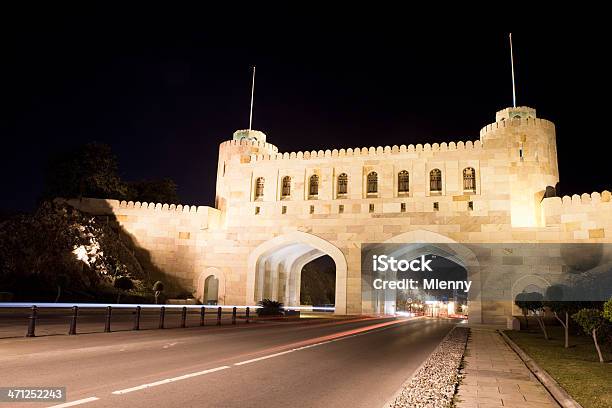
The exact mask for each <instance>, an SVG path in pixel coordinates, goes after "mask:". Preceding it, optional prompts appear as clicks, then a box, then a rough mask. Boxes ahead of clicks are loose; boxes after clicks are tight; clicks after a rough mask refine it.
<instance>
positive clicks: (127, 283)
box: [113, 276, 134, 303]
mask: <svg viewBox="0 0 612 408" xmlns="http://www.w3.org/2000/svg"><path fill="white" fill-rule="evenodd" d="M113 286H114V287H115V289H118V292H117V303H119V299H120V298H121V292H127V291H128V290H132V289H134V282H133V281H132V279H130V278H129V277H128V276H118V277H116V278H115V281H114V282H113Z"/></svg>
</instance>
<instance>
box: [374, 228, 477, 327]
mask: <svg viewBox="0 0 612 408" xmlns="http://www.w3.org/2000/svg"><path fill="white" fill-rule="evenodd" d="M388 244H395V245H388ZM383 246H387V249H386V250H387V251H388V250H389V247H390V248H391V252H390V253H388V254H387V255H389V256H393V257H394V258H396V259H405V260H413V259H417V258H419V257H421V256H430V255H435V256H439V257H442V258H445V259H446V260H448V261H450V262H452V263H454V264H456V265H457V266H459V267H461V268H463V269H465V271H466V272H467V279H468V280H470V281H471V282H472V285H471V288H470V292H469V293H468V308H469V313H470V320H471V321H473V322H481V321H482V311H481V293H480V285H481V283H480V265H479V262H478V258H477V256H476V254H474V252H473V251H472V250H471V249H470V248H468V247H467V246H465V245H462V244H460V243H458V242H456V241H454V240H452V239H451V238H449V237H447V236H444V235H441V234H438V233H435V232H432V231H427V230H414V231H409V232H405V233H401V234H398V235H395V236H393V237H392V238H390V239H387V240H386V241H385V242H383V243H381V245H379V246H377V245H370V246H369V248H368V250H369V252H368V254H367V255H365V256H369V253H376V252H377V251H378V250H382V249H383ZM363 272H364V273H363V275H362V292H363V301H364V306H365V305H368V306H369V307H364V309H367V308H370V310H371V311H372V312H374V313H386V314H392V313H395V311H396V299H397V297H396V290H390V289H387V290H374V289H373V287H372V282H371V280H372V275H371V274H369V273H366V272H365V271H363ZM397 278H398V277H397V276H396V275H395V273H389V274H388V275H387V276H386V279H389V280H395V279H397Z"/></svg>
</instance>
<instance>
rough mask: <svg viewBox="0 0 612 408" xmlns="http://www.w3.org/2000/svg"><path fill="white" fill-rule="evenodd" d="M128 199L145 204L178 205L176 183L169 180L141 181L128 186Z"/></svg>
mask: <svg viewBox="0 0 612 408" xmlns="http://www.w3.org/2000/svg"><path fill="white" fill-rule="evenodd" d="M128 186H129V194H128V199H129V200H132V201H140V202H147V203H163V204H166V203H167V204H178V202H179V198H178V194H177V192H176V188H177V186H176V183H175V182H174V181H173V180H172V179H169V178H163V179H161V180H143V181H135V182H132V183H129V184H128Z"/></svg>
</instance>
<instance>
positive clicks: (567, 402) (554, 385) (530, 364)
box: [497, 330, 583, 408]
mask: <svg viewBox="0 0 612 408" xmlns="http://www.w3.org/2000/svg"><path fill="white" fill-rule="evenodd" d="M497 332H498V333H499V334H500V335H501V337H502V338H503V339H504V341H505V342H506V344H508V345H509V346H510V348H511V349H512V350H513V351H514V352H515V353H516V354H517V355H518V356H519V357H520V359H521V360H522V361H523V363H524V364H525V366H527V368H528V369H529V371H531V372H532V373H533V375H535V376H536V378H537V379H538V380H539V381H540V383H541V384H542V385H543V386H544V388H545V389H546V391H548V393H549V394H550V395H551V396H552V397H553V398H554V400H555V401H557V403H558V404H559V405H560V406H561V407H562V408H583V407H582V405H580V404H579V403H578V402H576V400H574V399H573V398H572V397H571V396H570V395H569V394H568V393H567V392H566V391H565V390H564V389H563V388H562V387H561V386H560V385H559V383H558V382H557V381H555V379H554V378H552V377H551V376H550V374H548V373H547V372H546V370H544V369H543V368H541V367H540V366H538V365H537V363H536V362H535V361H534V360H533V359H532V358H531V357H529V355H527V353H525V352H524V351H523V350H522V349H521V348H520V347H519V346H518V345H517V344H516V343H515V342H513V341H512V340H511V339H510V337H508V335H506V333H504V332H503V331H501V330H498V331H497Z"/></svg>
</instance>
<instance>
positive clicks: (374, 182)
mask: <svg viewBox="0 0 612 408" xmlns="http://www.w3.org/2000/svg"><path fill="white" fill-rule="evenodd" d="M367 182H368V183H367V189H366V191H367V192H368V194H376V193H378V174H376V172H375V171H372V172H370V173H369V174H368V179H367Z"/></svg>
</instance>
